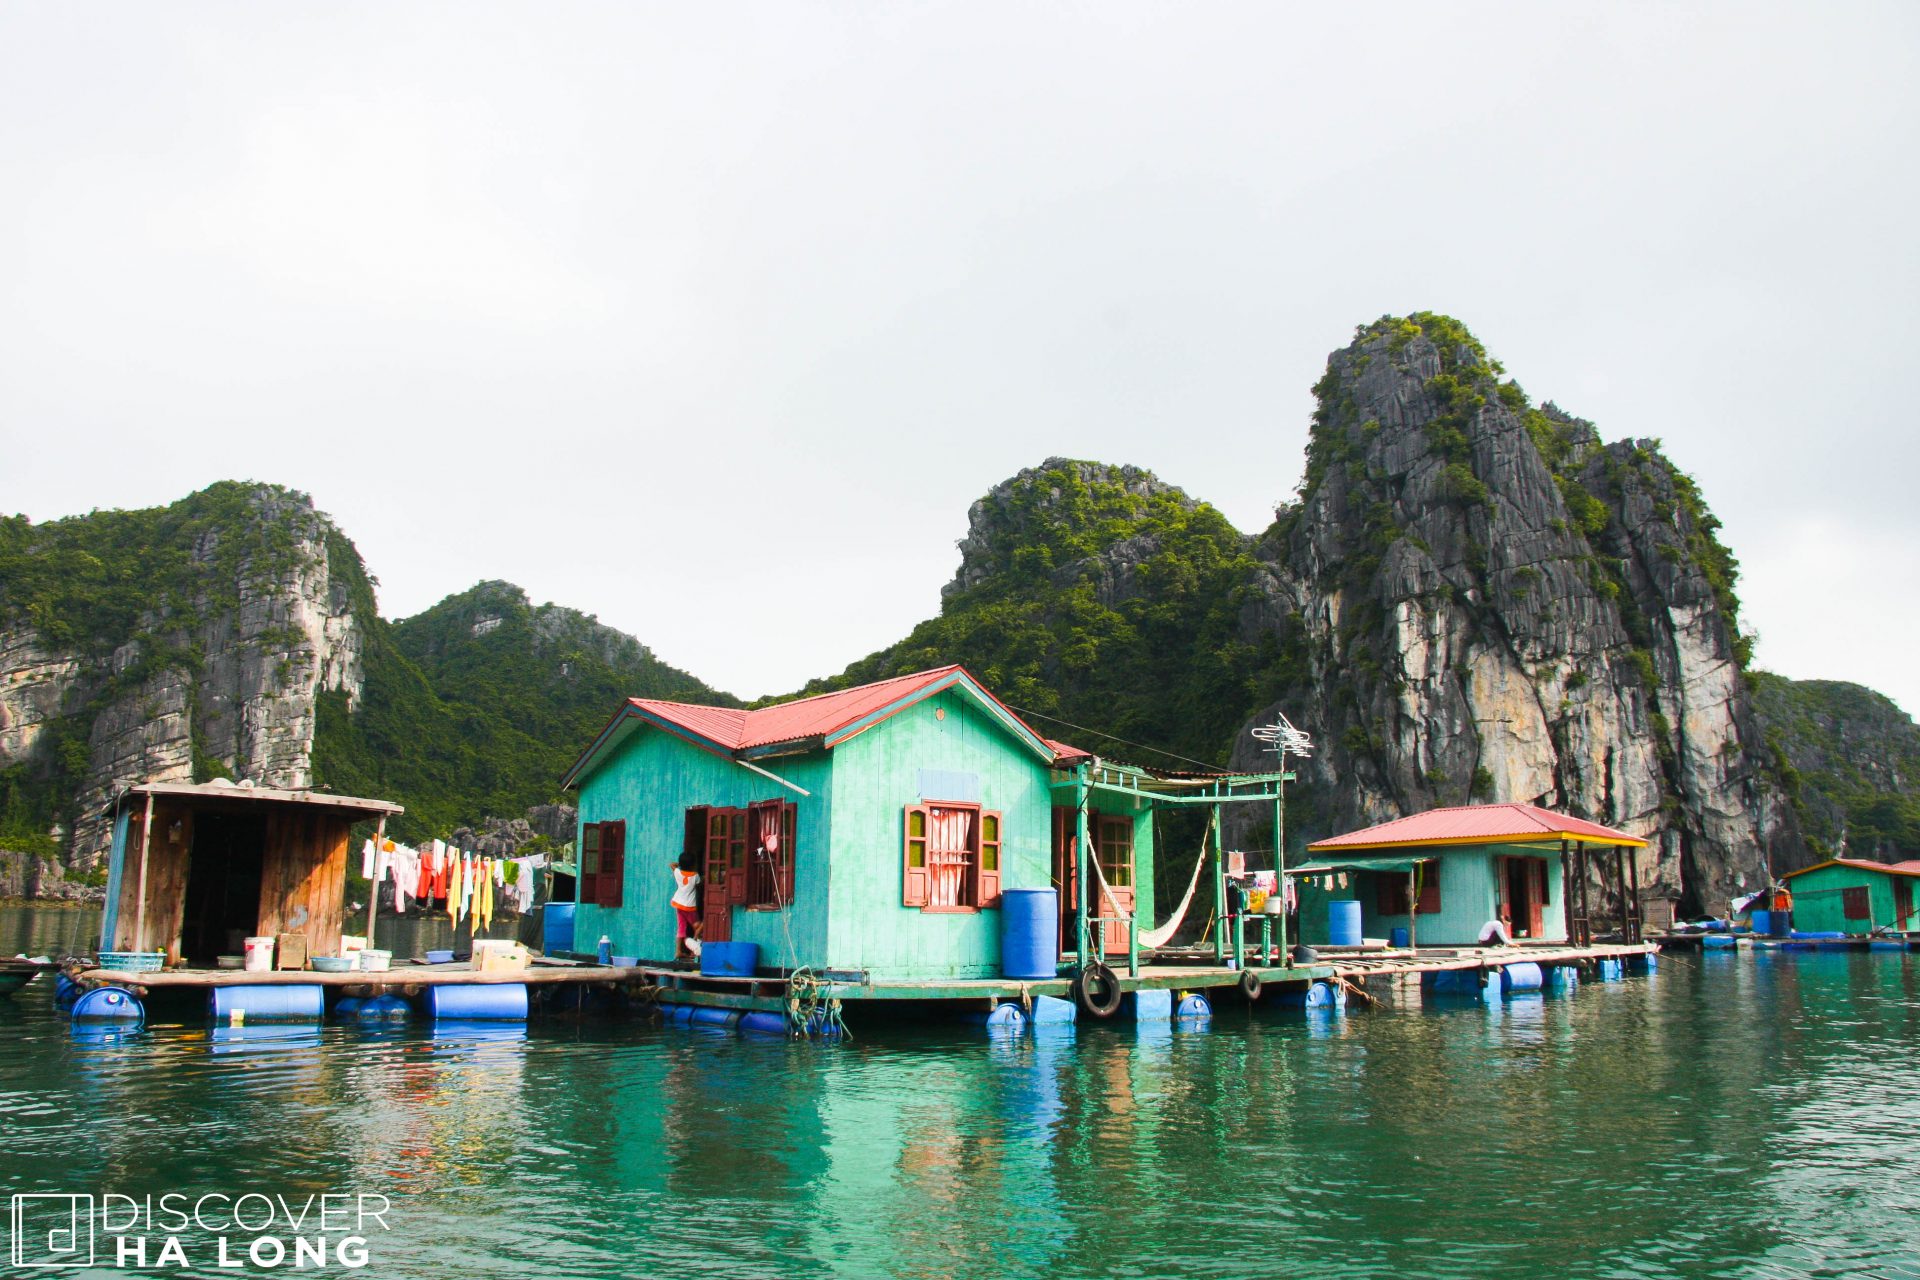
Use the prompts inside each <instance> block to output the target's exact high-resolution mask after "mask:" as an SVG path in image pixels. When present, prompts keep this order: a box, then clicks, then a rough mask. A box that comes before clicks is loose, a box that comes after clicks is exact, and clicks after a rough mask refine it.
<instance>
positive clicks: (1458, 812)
mask: <svg viewBox="0 0 1920 1280" xmlns="http://www.w3.org/2000/svg"><path fill="white" fill-rule="evenodd" d="M1546 840H1577V841H1580V842H1582V843H1585V844H1620V845H1629V846H1634V847H1639V846H1643V845H1645V844H1646V843H1647V842H1646V841H1645V840H1643V839H1641V838H1640V837H1639V836H1630V835H1628V834H1627V833H1626V832H1624V831H1615V830H1614V829H1613V828H1612V827H1603V826H1601V825H1600V824H1599V823H1597V822H1588V821H1587V820H1586V819H1585V818H1574V817H1569V816H1568V815H1566V814H1564V813H1555V812H1553V811H1552V810H1551V809H1542V808H1541V807H1540V806H1539V805H1535V804H1470V805H1458V806H1455V807H1453V808H1449V809H1429V810H1427V811H1426V812H1425V813H1415V814H1409V815H1408V816H1406V817H1404V818H1395V819H1394V820H1393V821H1392V822H1383V823H1381V824H1379V825H1378V826H1373V827H1368V828H1366V829H1365V830H1363V831H1349V832H1348V833H1347V834H1345V835H1340V836H1334V837H1332V838H1331V839H1327V840H1321V841H1318V842H1316V843H1314V844H1310V845H1308V846H1307V852H1309V853H1321V852H1330V851H1333V850H1338V849H1391V848H1398V847H1402V846H1406V845H1445V844H1506V843H1514V842H1521V841H1524V842H1538V841H1546Z"/></svg>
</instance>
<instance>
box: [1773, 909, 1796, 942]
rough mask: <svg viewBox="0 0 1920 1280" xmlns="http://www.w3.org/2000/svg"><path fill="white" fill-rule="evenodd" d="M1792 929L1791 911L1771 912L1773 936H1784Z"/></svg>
mask: <svg viewBox="0 0 1920 1280" xmlns="http://www.w3.org/2000/svg"><path fill="white" fill-rule="evenodd" d="M1792 929H1793V912H1791V911H1776V912H1774V913H1773V936H1774V937H1776V938H1784V937H1786V936H1787V935H1788V933H1790V932H1791V931H1792Z"/></svg>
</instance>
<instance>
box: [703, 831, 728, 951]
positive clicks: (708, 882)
mask: <svg viewBox="0 0 1920 1280" xmlns="http://www.w3.org/2000/svg"><path fill="white" fill-rule="evenodd" d="M733 820H734V811H733V810H731V809H709V810H708V811H707V847H706V857H705V859H704V860H703V861H702V863H701V865H700V886H701V903H702V908H701V931H700V938H701V941H703V942H731V941H732V940H733V901H732V899H730V898H729V897H728V896H727V864H728V851H729V850H730V849H731V847H732V845H733Z"/></svg>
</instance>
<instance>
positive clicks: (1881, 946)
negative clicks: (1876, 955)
mask: <svg viewBox="0 0 1920 1280" xmlns="http://www.w3.org/2000/svg"><path fill="white" fill-rule="evenodd" d="M1906 949H1907V944H1906V943H1904V942H1901V941H1899V940H1898V939H1894V938H1875V939H1874V940H1873V941H1872V942H1869V943H1868V944H1867V950H1869V951H1905V950H1906Z"/></svg>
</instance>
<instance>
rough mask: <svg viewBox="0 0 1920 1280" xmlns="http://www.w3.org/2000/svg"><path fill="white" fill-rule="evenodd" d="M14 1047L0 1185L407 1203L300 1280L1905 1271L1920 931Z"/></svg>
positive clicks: (47, 1031)
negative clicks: (1176, 989)
mask: <svg viewBox="0 0 1920 1280" xmlns="http://www.w3.org/2000/svg"><path fill="white" fill-rule="evenodd" d="M15 924H17V922H13V921H9V920H8V919H6V918H3V917H0V947H4V948H5V949H6V950H7V951H8V952H9V953H10V952H11V951H12V950H17V949H20V948H19V946H18V945H17V944H16V943H15V942H14V941H13V938H14V937H15V936H16V935H17V933H18V930H17V929H13V926H14V925H15ZM10 929H13V931H11V932H10V931H9V930H10ZM0 1034H3V1035H4V1036H5V1037H6V1040H7V1043H8V1044H9V1046H10V1047H11V1050H12V1051H11V1052H8V1053H6V1054H5V1055H3V1056H0V1114H3V1115H4V1119H0V1175H3V1176H0V1182H4V1184H5V1187H4V1189H5V1190H7V1191H9V1192H20V1191H31V1192H86V1191H92V1192H96V1193H99V1192H116V1193H121V1194H130V1195H134V1196H143V1195H146V1194H149V1193H152V1194H160V1193H166V1192H176V1193H191V1194H194V1195H200V1194H205V1193H208V1192H217V1193H224V1194H228V1195H235V1196H237V1195H239V1194H240V1193H242V1192H246V1191H257V1192H261V1193H264V1194H266V1195H269V1196H272V1195H276V1194H277V1195H282V1196H285V1197H287V1198H288V1199H289V1200H290V1201H293V1202H295V1203H296V1205H297V1203H298V1201H299V1200H300V1198H302V1197H305V1196H306V1195H308V1194H309V1193H318V1192H323V1191H324V1192H346V1193H377V1194H379V1195H384V1196H386V1197H388V1198H389V1200H390V1202H391V1209H390V1211H389V1212H388V1213H387V1214H386V1218H385V1225H386V1226H387V1227H388V1228H389V1229H386V1230H381V1229H379V1227H378V1226H377V1225H376V1226H375V1227H373V1228H371V1229H370V1230H369V1242H368V1251H369V1257H370V1261H369V1265H368V1266H367V1267H365V1268H364V1269H362V1270H359V1271H357V1272H348V1271H343V1270H341V1269H340V1268H338V1267H337V1266H335V1267H332V1268H329V1269H328V1270H327V1271H325V1272H316V1271H315V1270H314V1269H313V1268H311V1267H309V1268H308V1269H306V1270H305V1271H304V1272H301V1273H299V1274H306V1275H314V1274H359V1275H368V1276H381V1277H389V1276H391V1277H460V1278H470V1277H492V1276H501V1277H527V1276H546V1275H551V1276H561V1277H599V1276H608V1277H634V1276H654V1275H659V1276H688V1275H691V1276H781V1277H794V1276H829V1275H849V1276H869V1275H870V1276H913V1277H949V1276H951V1277H971V1276H999V1275H1042V1274H1045V1275H1063V1276H1175V1275H1177V1276H1248V1275H1260V1276H1269V1275H1271V1276H1302V1277H1348V1276H1387V1275H1392V1276H1446V1277H1453V1276H1459V1277H1504V1276H1515V1277H1520V1276H1526V1277H1537V1276H1593V1277H1627V1276H1730V1277H1731V1276H1741V1277H1746V1276H1767V1277H1775V1276H1778V1277H1785V1276H1887V1277H1895V1276H1899V1277H1911V1276H1920V1142H1917V1141H1916V1140H1917V1139H1920V1089H1916V1087H1915V1085H1916V1081H1920V1074H1917V1073H1916V1068H1915V1056H1914V1051H1915V1048H1916V1046H1920V956H1914V957H1909V956H1906V955H1901V954H1888V953H1876V954H1860V955H1850V954H1805V955H1791V956H1774V957H1749V956H1724V957H1722V956H1713V957H1705V958H1702V957H1697V956H1696V957H1671V958H1669V959H1668V960H1667V962H1666V963H1665V964H1664V965H1663V967H1662V968H1661V970H1660V972H1659V973H1658V974H1657V975H1655V976H1653V977H1651V978H1646V979H1630V980H1628V981H1627V982H1624V983H1620V984H1613V985H1606V986H1597V985H1589V986H1587V987H1585V988H1583V989H1581V990H1580V991H1579V992H1578V993H1577V994H1575V995H1572V996H1569V997H1549V998H1546V999H1534V1000H1531V1001H1524V1002H1515V1003H1512V1004H1509V1005H1506V1006H1500V1007H1493V1008H1485V1007H1481V1006H1478V1005H1474V1004H1464V1003H1463V1004H1456V1005H1450V1006H1446V1007H1428V1008H1417V1007H1416V1008H1400V1009H1391V1010H1383V1011H1378V1012H1371V1013H1362V1012H1355V1013H1352V1014H1350V1015H1348V1016H1345V1017H1343V1018H1327V1017H1316V1018H1315V1019H1314V1020H1312V1021H1309V1020H1308V1018H1307V1016H1306V1015H1305V1014H1303V1013H1300V1012H1294V1013H1292V1014H1286V1013H1282V1012H1280V1011H1278V1010H1272V1009H1261V1010H1259V1011H1256V1012H1252V1013H1249V1012H1248V1011H1246V1010H1240V1011H1237V1012H1231V1013H1227V1014H1224V1015H1223V1016H1221V1017H1218V1018H1216V1019H1215V1021H1214V1023H1213V1025H1212V1028H1211V1030H1209V1031H1206V1032H1204V1033H1188V1032H1176V1031H1174V1030H1172V1029H1170V1028H1169V1027H1167V1026H1165V1025H1164V1024H1163V1025H1160V1026H1151V1025H1148V1026H1142V1027H1138V1028H1135V1027H1114V1026H1103V1027H1100V1028H1092V1029H1089V1028H1080V1029H1078V1030H1077V1031H1075V1030H1071V1029H1069V1030H1067V1031H1065V1033H1064V1034H1055V1035H1037V1036H1036V1035H1032V1034H1029V1035H1028V1036H1026V1037H1024V1038H1019V1039H1010V1040H989V1039H988V1038H986V1036H985V1034H984V1033H983V1032H979V1031H973V1030H960V1029H953V1030H939V1029H927V1028H917V1029H910V1030H908V1029H902V1030H897V1031H888V1032H879V1031H873V1032H867V1033H865V1034H862V1035H861V1036H860V1037H859V1038H858V1039H857V1040H855V1041H854V1042H853V1043H851V1044H845V1045H827V1046H823V1045H814V1044H792V1043H787V1042H784V1041H779V1040H761V1039H742V1038H738V1037H735V1036H732V1035H728V1034H714V1033H703V1032H701V1031H698V1030H689V1029H685V1028H672V1029H666V1028H661V1027H658V1026H655V1025H652V1024H650V1023H647V1022H645V1021H634V1020H592V1019H589V1020H580V1021H573V1020H561V1019H553V1020H546V1021H536V1022H535V1023H534V1024H532V1026H531V1027H529V1028H526V1029H524V1030H523V1029H520V1028H513V1029H506V1030H499V1029H496V1030H490V1031H487V1030H482V1031H475V1030H458V1031H451V1032H447V1033H445V1034H435V1033H433V1032H432V1031H430V1030H429V1029H428V1028H426V1027H422V1026H418V1025H416V1026H413V1027H410V1028H407V1029H404V1030H397V1031H385V1032H382V1031H362V1030H359V1029H346V1028H340V1027H329V1028H327V1029H325V1030H323V1031H294V1032H291V1033H289V1032H287V1031H284V1030H281V1029H274V1028H249V1029H247V1030H246V1031H244V1032H241V1033H237V1034H236V1033H233V1032H227V1031H221V1032H210V1031H209V1030H208V1029H207V1028H205V1027H204V1026H199V1025H194V1026H156V1027H152V1028H149V1029H146V1030H143V1031H141V1032H139V1033H136V1034H131V1035H123V1036H107V1037H104V1038H98V1039H88V1038H76V1037H75V1036H74V1035H73V1034H72V1033H71V1032H70V1030H69V1028H68V1027H67V1025H66V1024H65V1023H64V1022H62V1021H61V1020H60V1019H58V1018H57V1017H55V1016H54V1015H53V1014H52V1012H51V1011H50V1009H49V1008H48V1003H47V994H46V992H45V991H44V990H41V989H40V988H39V985H38V984H36V985H35V986H34V987H30V988H28V989H27V990H26V991H24V992H22V993H21V994H20V995H19V996H18V997H16V998H15V999H14V1000H12V1001H0ZM211 1225H212V1226H214V1227H215V1228H221V1227H222V1224H221V1223H220V1222H218V1221H216V1222H214V1223H213V1224H211ZM159 1234H164V1232H162V1233H159ZM218 1234H227V1235H229V1236H231V1237H233V1240H234V1241H236V1242H237V1247H236V1250H235V1253H236V1257H238V1256H243V1250H244V1246H245V1244H246V1243H247V1241H248V1240H249V1239H251V1238H252V1237H251V1235H250V1234H248V1233H245V1232H240V1233H236V1232H233V1231H231V1230H216V1231H198V1230H191V1231H188V1232H186V1233H183V1234H182V1246H183V1249H184V1251H185V1252H186V1253H187V1254H188V1256H189V1257H190V1258H191V1259H192V1260H193V1262H194V1264H195V1265H194V1266H192V1267H189V1268H188V1269H185V1270H179V1269H169V1270H168V1271H166V1272H164V1274H176V1275H177V1274H187V1275H232V1274H236V1272H234V1271H220V1270H216V1269H215V1268H214V1267H213V1266H212V1265H211V1261H212V1259H213V1256H214V1255H213V1249H214V1247H215V1244H214V1237H215V1236H216V1235H218ZM288 1234H289V1235H291V1234H292V1233H288ZM306 1234H308V1235H311V1234H313V1233H312V1232H311V1231H310V1230H309V1231H308V1232H307V1233H306ZM154 1247H155V1248H157V1247H158V1244H157V1236H156V1244H155V1246H154ZM103 1258H104V1260H105V1261H108V1262H110V1261H111V1257H110V1255H103ZM290 1264H291V1258H289V1260H288V1265H287V1266H284V1267H283V1268H281V1269H282V1270H290ZM41 1274H58V1273H57V1272H44V1273H41ZM69 1274H87V1275H116V1274H125V1273H124V1272H120V1271H116V1270H113V1269H112V1268H110V1267H106V1266H102V1267H100V1268H98V1269H96V1270H93V1271H77V1272H70V1273H69ZM156 1274H159V1272H156Z"/></svg>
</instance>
